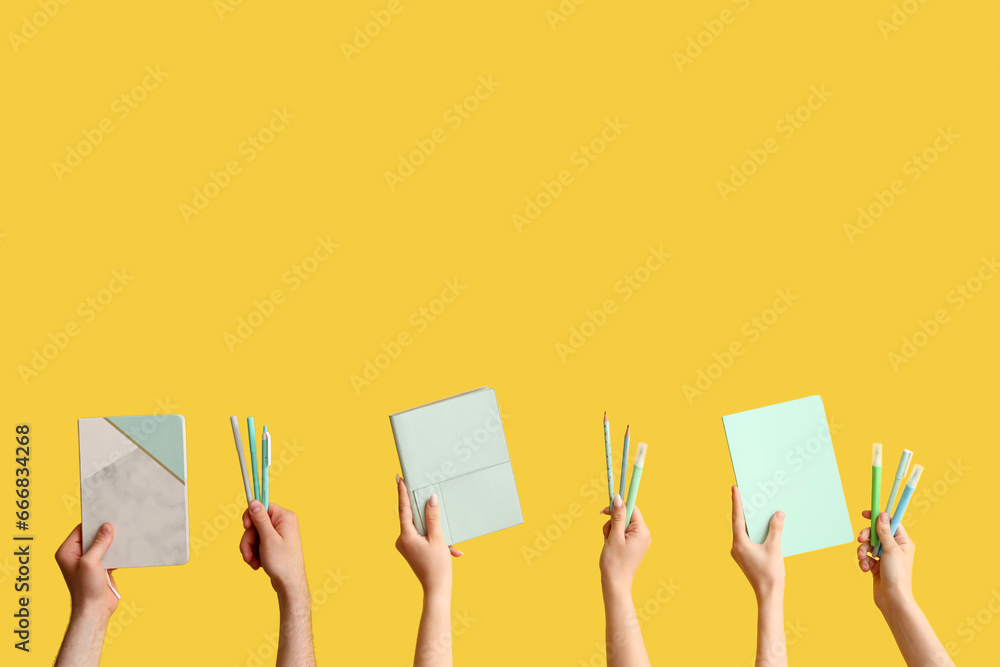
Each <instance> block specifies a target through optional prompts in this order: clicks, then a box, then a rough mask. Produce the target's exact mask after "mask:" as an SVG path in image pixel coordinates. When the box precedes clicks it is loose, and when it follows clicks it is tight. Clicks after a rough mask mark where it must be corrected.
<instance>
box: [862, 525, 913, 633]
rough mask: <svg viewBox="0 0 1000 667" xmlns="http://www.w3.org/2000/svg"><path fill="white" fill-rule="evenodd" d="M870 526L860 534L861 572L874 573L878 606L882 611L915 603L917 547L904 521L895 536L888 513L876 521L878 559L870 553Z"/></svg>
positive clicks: (884, 612) (874, 595)
mask: <svg viewBox="0 0 1000 667" xmlns="http://www.w3.org/2000/svg"><path fill="white" fill-rule="evenodd" d="M861 516H863V517H864V518H866V519H868V520H871V516H872V513H871V511H869V510H865V511H864V512H862V513H861ZM871 532H872V531H871V526H868V527H867V528H864V529H863V530H862V531H861V532H860V533H858V542H861V546H860V547H858V567H860V568H861V571H862V572H871V573H872V594H873V597H874V598H875V606H876V607H878V609H879V611H881V612H882V614H883V615H884V614H886V613H888V612H891V611H893V610H895V609H897V608H899V607H900V606H903V605H905V604H908V603H911V602H913V590H912V586H911V581H912V578H913V551H914V549H915V548H916V547H915V546H914V544H913V542H911V541H910V537H909V536H908V535H907V534H906V529H905V528H903V524H899V528H897V529H896V535H895V536H893V534H892V531H891V530H890V528H889V515H888V514H887V513H886V512H882V513H880V514H879V515H878V521H876V522H875V532H876V533H877V534H878V538H879V540H880V541H881V542H882V555H881V556H880V557H879V559H878V560H876V559H875V558H873V557H871V556H869V555H868V554H869V552H871V550H872V544H871Z"/></svg>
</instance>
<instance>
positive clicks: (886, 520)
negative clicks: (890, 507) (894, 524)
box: [878, 512, 889, 523]
mask: <svg viewBox="0 0 1000 667" xmlns="http://www.w3.org/2000/svg"><path fill="white" fill-rule="evenodd" d="M878 521H879V523H889V514H888V513H886V512H882V513H881V514H879V515H878Z"/></svg>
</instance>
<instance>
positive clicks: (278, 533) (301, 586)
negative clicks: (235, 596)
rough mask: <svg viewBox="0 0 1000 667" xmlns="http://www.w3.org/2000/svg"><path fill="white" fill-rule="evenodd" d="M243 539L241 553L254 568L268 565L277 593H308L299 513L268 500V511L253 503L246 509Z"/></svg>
mask: <svg viewBox="0 0 1000 667" xmlns="http://www.w3.org/2000/svg"><path fill="white" fill-rule="evenodd" d="M243 527H244V528H245V529H246V530H244V531H243V538H242V539H241V540H240V553H241V554H243V560H244V561H246V563H247V564H248V565H249V566H250V567H252V568H253V569H255V570H256V569H259V568H261V567H263V568H264V572H266V573H267V576H269V577H270V578H271V586H272V587H273V588H274V590H275V591H276V592H278V593H279V594H281V593H301V592H308V590H309V587H308V585H307V583H306V565H305V560H304V559H303V557H302V538H301V536H300V535H299V518H298V517H297V516H295V512H293V511H291V510H288V509H285V508H283V507H280V506H278V505H275V504H274V503H268V508H267V511H266V512H265V511H264V505H263V504H261V502H260V501H259V500H253V501H251V502H250V507H248V508H247V509H246V511H245V512H243Z"/></svg>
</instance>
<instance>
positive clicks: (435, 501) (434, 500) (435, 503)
mask: <svg viewBox="0 0 1000 667" xmlns="http://www.w3.org/2000/svg"><path fill="white" fill-rule="evenodd" d="M437 506H438V494H436V493H432V494H431V507H437Z"/></svg>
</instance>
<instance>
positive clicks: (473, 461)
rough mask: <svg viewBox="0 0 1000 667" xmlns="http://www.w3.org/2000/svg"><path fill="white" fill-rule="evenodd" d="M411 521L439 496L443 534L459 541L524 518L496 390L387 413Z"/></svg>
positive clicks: (421, 528) (417, 521) (419, 524)
mask: <svg viewBox="0 0 1000 667" xmlns="http://www.w3.org/2000/svg"><path fill="white" fill-rule="evenodd" d="M389 423H390V424H391V425H392V436H393V438H394V439H395V440H396V452H397V453H398V454H399V465H400V467H401V468H402V472H403V479H405V480H406V487H407V489H408V490H409V492H410V506H411V507H412V509H413V525H414V526H416V528H417V531H418V532H419V533H420V534H421V535H426V534H427V528H426V527H425V525H424V508H425V507H426V505H427V501H428V500H429V499H430V497H431V495H432V494H435V493H436V494H437V497H438V504H439V507H440V508H441V531H442V532H443V533H444V538H445V540H446V541H447V542H448V544H457V543H459V542H464V541H465V540H468V539H471V538H473V537H479V536H480V535H485V534H487V533H492V532H495V531H498V530H502V529H504V528H510V527H511V526H516V525H518V524H521V523H523V522H524V520H523V519H522V518H521V504H520V502H519V501H518V498H517V486H516V485H515V484H514V470H513V468H511V465H510V455H508V453H507V441H506V439H504V435H503V424H501V423H500V410H499V408H498V407H497V398H496V394H495V393H494V392H493V390H492V389H490V388H488V387H480V388H479V389H473V390H472V391H467V392H465V393H464V394H458V395H457V396H452V397H450V398H445V399H442V400H440V401H435V402H434V403H428V404H427V405H422V406H420V407H417V408H412V409H410V410H405V411H403V412H397V413H396V414H394V415H390V416H389Z"/></svg>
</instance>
